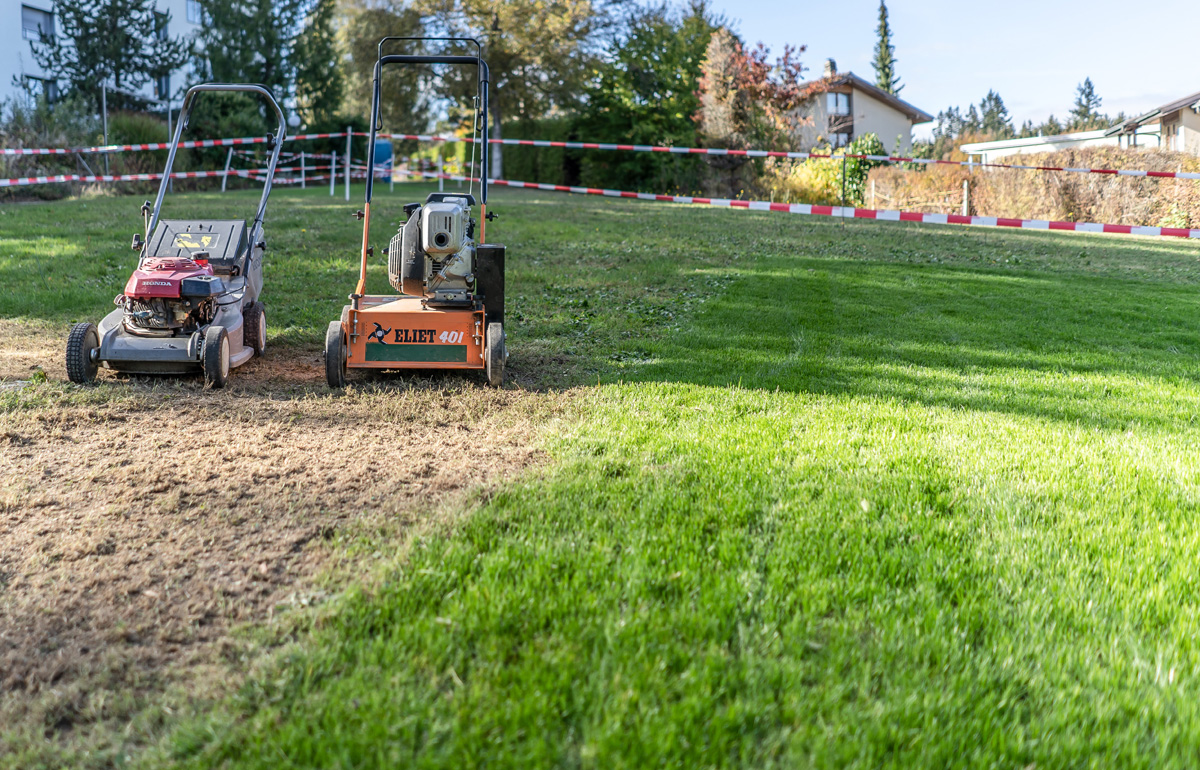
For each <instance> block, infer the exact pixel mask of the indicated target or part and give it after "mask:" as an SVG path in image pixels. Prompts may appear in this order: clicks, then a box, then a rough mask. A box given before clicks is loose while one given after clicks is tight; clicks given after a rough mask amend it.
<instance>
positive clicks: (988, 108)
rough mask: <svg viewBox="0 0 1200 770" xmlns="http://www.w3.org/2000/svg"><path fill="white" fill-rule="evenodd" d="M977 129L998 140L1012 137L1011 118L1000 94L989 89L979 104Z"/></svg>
mask: <svg viewBox="0 0 1200 770" xmlns="http://www.w3.org/2000/svg"><path fill="white" fill-rule="evenodd" d="M979 128H980V130H982V131H983V133H985V134H989V135H991V136H993V137H996V138H998V139H1005V138H1008V137H1010V136H1012V135H1013V127H1012V118H1011V117H1010V116H1009V114H1008V108H1007V107H1005V106H1004V100H1003V99H1001V98H1000V94H998V93H996V92H995V91H993V90H991V89H989V90H988V92H987V96H985V97H983V100H982V101H981V102H979Z"/></svg>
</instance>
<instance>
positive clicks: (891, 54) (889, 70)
mask: <svg viewBox="0 0 1200 770" xmlns="http://www.w3.org/2000/svg"><path fill="white" fill-rule="evenodd" d="M875 32H876V34H877V35H878V36H879V39H878V40H877V41H876V42H875V59H874V61H872V65H873V66H874V67H875V85H877V86H879V87H880V88H882V89H883V90H884V91H887V92H888V93H889V94H892V95H893V96H899V95H900V92H901V91H902V90H903V89H904V86H902V85H900V78H898V77H897V76H896V46H894V45H892V28H891V25H889V24H888V9H887V4H886V3H884V1H883V0H879V26H878V27H876V28H875Z"/></svg>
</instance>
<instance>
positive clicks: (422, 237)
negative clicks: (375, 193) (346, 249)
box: [388, 193, 475, 307]
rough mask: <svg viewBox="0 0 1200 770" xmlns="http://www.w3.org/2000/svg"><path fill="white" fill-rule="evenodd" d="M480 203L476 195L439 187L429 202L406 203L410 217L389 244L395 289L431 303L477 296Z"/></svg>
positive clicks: (452, 303)
mask: <svg viewBox="0 0 1200 770" xmlns="http://www.w3.org/2000/svg"><path fill="white" fill-rule="evenodd" d="M435 198H436V199H437V200H434V199H435ZM474 203H475V201H474V198H473V197H472V196H462V195H452V194H448V193H443V194H439V193H435V194H434V195H431V196H430V200H427V201H426V202H425V204H424V205H421V204H418V203H410V204H408V205H407V206H405V207H404V210H405V213H407V214H408V221H407V222H405V223H404V224H403V225H401V226H400V230H399V232H397V233H396V235H395V236H393V237H392V241H391V243H390V244H389V245H388V278H389V280H390V281H391V283H392V286H393V287H394V288H395V289H397V290H398V291H400V292H402V293H404V294H409V295H412V296H417V297H424V298H425V303H426V304H427V305H428V306H430V307H467V306H470V305H471V304H472V303H473V302H474V296H473V291H474V288H475V274H474V273H475V240H474V239H475V220H474V219H473V218H471V206H472V205H474Z"/></svg>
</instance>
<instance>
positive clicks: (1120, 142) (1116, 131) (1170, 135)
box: [959, 93, 1200, 163]
mask: <svg viewBox="0 0 1200 770" xmlns="http://www.w3.org/2000/svg"><path fill="white" fill-rule="evenodd" d="M1083 147H1148V148H1151V149H1161V150H1173V151H1176V152H1190V153H1192V154H1195V155H1200V93H1194V94H1192V95H1191V96H1185V97H1184V98H1182V99H1178V100H1176V101H1173V102H1168V103H1167V104H1164V105H1163V106H1161V107H1158V108H1157V109H1153V110H1151V111H1149V112H1147V113H1146V114H1144V115H1140V116H1138V117H1136V118H1131V119H1129V120H1127V121H1125V122H1124V123H1121V124H1120V125H1116V126H1113V127H1112V128H1108V129H1104V128H1102V129H1099V130H1097V131H1076V132H1074V133H1070V134H1058V135H1056V136H1028V137H1024V138H1012V139H998V140H996V141H994V142H970V143H968V144H964V145H961V146H960V147H959V149H960V150H962V151H963V152H964V153H966V154H967V155H968V156H970V157H971V159H972V160H979V161H980V162H983V163H995V162H997V161H998V160H1000V159H1001V158H1007V157H1011V156H1013V155H1031V154H1034V153H1039V152H1056V151H1058V150H1072V149H1079V148H1083Z"/></svg>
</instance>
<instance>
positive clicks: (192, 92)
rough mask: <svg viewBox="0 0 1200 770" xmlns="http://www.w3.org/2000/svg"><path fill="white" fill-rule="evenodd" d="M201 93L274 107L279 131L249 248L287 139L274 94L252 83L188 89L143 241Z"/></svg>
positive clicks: (259, 227)
mask: <svg viewBox="0 0 1200 770" xmlns="http://www.w3.org/2000/svg"><path fill="white" fill-rule="evenodd" d="M201 91H247V92H250V93H254V94H258V95H259V96H262V97H264V98H265V99H266V100H267V101H268V102H270V104H271V106H272V107H274V108H275V115H276V116H277V117H278V118H279V128H278V129H277V130H276V131H275V146H274V147H273V148H272V149H271V158H270V160H269V161H268V162H267V178H266V182H265V183H264V184H263V193H262V198H261V199H260V200H259V202H258V213H257V214H255V216H254V222H253V224H252V225H251V226H250V244H249V245H250V247H251V248H253V247H254V245H255V244H257V243H258V242H259V240H260V239H261V237H262V226H263V217H264V216H265V215H266V213H267V198H269V197H270V195H271V182H272V180H274V178H275V165H276V164H277V163H278V162H279V151H280V149H281V148H282V147H283V140H284V139H285V138H286V137H287V121H286V120H284V118H283V110H282V109H280V107H279V102H277V101H275V95H274V94H272V93H271V91H270V89H268V88H267V87H266V86H260V85H255V84H253V83H201V84H200V85H198V86H192V87H191V88H189V89H188V92H187V95H185V96H184V97H183V107H182V108H181V109H180V110H179V119H178V120H177V121H176V123H175V137H174V138H173V139H172V140H171V147H170V149H169V150H167V168H166V170H164V171H163V177H162V181H161V182H159V185H158V197H157V198H155V199H154V209H153V211H152V212H151V214H150V223H149V224H148V225H147V227H146V242H147V243H149V242H150V235H151V234H152V233H153V232H154V228H155V226H157V225H158V214H159V211H160V210H161V209H162V202H163V196H165V195H166V193H167V185H168V183H169V181H170V179H171V167H172V166H174V165H175V151H176V150H178V149H179V139H180V137H181V136H182V135H183V130H184V129H185V128H187V125H188V118H190V117H191V114H192V107H193V106H194V105H195V103H196V95H197V94H199V93H200V92H201Z"/></svg>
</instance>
